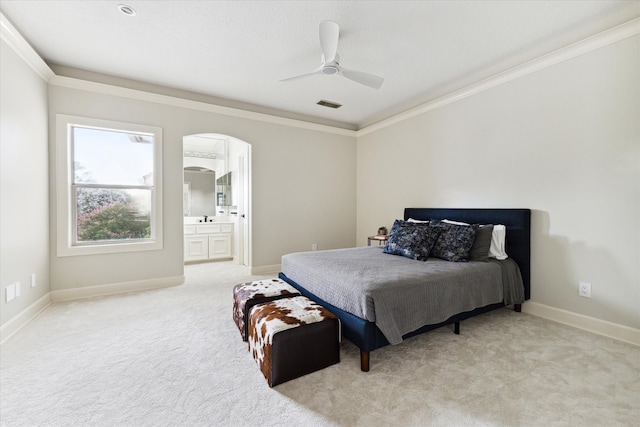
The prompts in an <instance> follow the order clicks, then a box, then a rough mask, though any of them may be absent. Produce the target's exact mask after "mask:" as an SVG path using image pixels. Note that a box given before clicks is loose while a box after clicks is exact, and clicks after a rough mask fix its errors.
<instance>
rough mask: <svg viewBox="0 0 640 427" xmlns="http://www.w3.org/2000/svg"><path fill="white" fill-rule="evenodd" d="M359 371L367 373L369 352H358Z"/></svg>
mask: <svg viewBox="0 0 640 427" xmlns="http://www.w3.org/2000/svg"><path fill="white" fill-rule="evenodd" d="M360 370H361V371H362V372H369V352H368V351H364V350H360Z"/></svg>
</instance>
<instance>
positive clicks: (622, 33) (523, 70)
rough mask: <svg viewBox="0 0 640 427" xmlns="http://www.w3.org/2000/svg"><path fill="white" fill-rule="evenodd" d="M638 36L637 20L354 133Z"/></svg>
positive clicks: (373, 129)
mask: <svg viewBox="0 0 640 427" xmlns="http://www.w3.org/2000/svg"><path fill="white" fill-rule="evenodd" d="M638 34H640V18H636V19H634V20H631V21H629V22H626V23H624V24H622V25H619V26H616V27H613V28H611V29H609V30H606V31H603V32H601V33H598V34H596V35H594V36H591V37H589V38H586V39H584V40H581V41H579V42H576V43H573V44H570V45H569V46H566V47H564V48H561V49H558V50H555V51H553V52H551V53H548V54H546V55H543V56H541V57H539V58H537V59H534V60H531V61H528V62H526V63H524V64H522V65H518V66H517V67H513V68H511V69H509V70H507V71H504V72H502V73H499V74H496V75H494V76H492V77H489V78H487V79H484V80H482V81H480V82H478V83H474V84H472V85H470V86H467V87H465V88H463V89H460V90H457V91H455V92H452V93H450V94H448V95H444V96H442V97H440V98H437V99H434V100H433V101H429V102H427V103H424V104H422V105H419V106H417V107H414V108H412V109H410V110H407V111H405V112H403V113H400V114H397V115H395V116H392V117H389V118H388V119H384V120H382V121H379V122H378V123H375V124H373V125H370V126H367V127H364V128H362V129H360V130H358V131H357V132H356V134H357V137H361V136H364V135H367V134H370V133H373V132H376V131H379V130H381V129H384V128H386V127H389V126H392V125H395V124H397V123H400V122H403V121H405V120H408V119H410V118H412V117H415V116H419V115H421V114H424V113H426V112H429V111H432V110H435V109H438V108H440V107H443V106H445V105H448V104H451V103H454V102H456V101H460V100H461V99H464V98H467V97H470V96H473V95H476V94H478V93H481V92H484V91H486V90H488V89H491V88H493V87H496V86H499V85H502V84H504V83H508V82H510V81H512V80H515V79H519V78H520V77H524V76H526V75H528V74H531V73H535V72H536V71H540V70H543V69H545V68H548V67H551V66H554V65H556V64H559V63H561V62H564V61H567V60H569V59H572V58H575V57H577V56H580V55H584V54H585V53H588V52H591V51H593V50H596V49H599V48H601V47H604V46H607V45H610V44H612V43H615V42H618V41H620V40H624V39H626V38H629V37H633V36H635V35H638Z"/></svg>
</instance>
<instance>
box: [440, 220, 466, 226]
mask: <svg viewBox="0 0 640 427" xmlns="http://www.w3.org/2000/svg"><path fill="white" fill-rule="evenodd" d="M442 222H446V223H447V224H453V225H471V224H469V223H467V222H460V221H451V220H450V219H443V220H442Z"/></svg>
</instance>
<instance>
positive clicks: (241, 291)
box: [233, 279, 300, 341]
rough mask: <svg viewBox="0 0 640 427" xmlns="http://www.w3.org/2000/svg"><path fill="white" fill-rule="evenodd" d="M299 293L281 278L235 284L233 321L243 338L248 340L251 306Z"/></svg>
mask: <svg viewBox="0 0 640 427" xmlns="http://www.w3.org/2000/svg"><path fill="white" fill-rule="evenodd" d="M298 295H300V292H298V290H297V289H296V288H294V287H293V286H291V285H290V284H288V283H287V282H285V281H283V280H280V279H266V280H256V281H254V282H246V283H239V284H237V285H235V286H234V287H233V321H234V322H236V325H237V326H238V329H239V330H240V335H241V336H242V340H243V341H246V340H247V337H248V336H249V334H248V332H247V325H248V324H249V322H248V316H249V312H250V311H251V307H253V306H254V305H256V304H262V303H264V302H269V301H273V300H277V299H280V298H289V297H292V296H298Z"/></svg>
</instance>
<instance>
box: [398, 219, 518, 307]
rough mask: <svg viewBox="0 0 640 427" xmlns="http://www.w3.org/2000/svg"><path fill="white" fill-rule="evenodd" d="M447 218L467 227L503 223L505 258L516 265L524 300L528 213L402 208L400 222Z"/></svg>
mask: <svg viewBox="0 0 640 427" xmlns="http://www.w3.org/2000/svg"><path fill="white" fill-rule="evenodd" d="M409 218H413V219H420V220H429V219H439V220H442V219H450V220H452V221H463V222H468V223H470V224H504V225H505V226H506V228H507V235H506V242H505V243H506V247H505V249H506V251H507V255H509V257H510V258H512V259H513V260H514V261H515V262H517V263H518V265H519V266H520V273H521V274H522V281H523V282H524V295H525V299H529V298H530V297H531V210H530V209H486V208H480V209H467V208H463V209H449V208H405V210H404V219H405V220H406V219H409Z"/></svg>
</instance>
